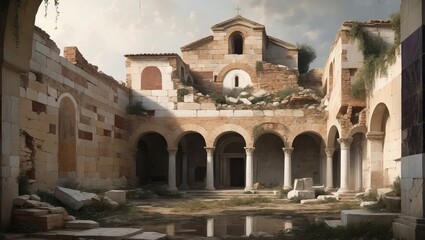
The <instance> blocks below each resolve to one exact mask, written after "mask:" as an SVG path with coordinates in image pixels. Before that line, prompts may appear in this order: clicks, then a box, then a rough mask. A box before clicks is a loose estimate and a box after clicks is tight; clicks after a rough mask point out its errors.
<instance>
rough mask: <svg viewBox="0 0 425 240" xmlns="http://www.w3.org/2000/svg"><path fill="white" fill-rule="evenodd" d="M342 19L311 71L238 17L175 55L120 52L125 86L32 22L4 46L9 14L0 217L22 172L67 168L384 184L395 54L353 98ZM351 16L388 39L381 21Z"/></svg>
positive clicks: (212, 178) (393, 131)
mask: <svg viewBox="0 0 425 240" xmlns="http://www.w3.org/2000/svg"><path fill="white" fill-rule="evenodd" d="M29 2H30V1H29ZM34 2H37V1H34ZM28 4H29V5H28V8H31V9H32V8H33V7H34V6H36V5H37V6H38V4H39V2H38V3H28ZM31 4H34V6H33V7H31V6H32V5H31ZM36 9H37V8H34V9H33V11H36ZM352 25H353V23H352V22H345V23H343V24H342V25H341V28H340V29H339V31H338V33H337V35H336V38H335V41H334V42H333V44H332V47H331V49H330V53H329V56H328V60H327V62H326V64H325V66H324V67H323V69H322V70H313V71H310V72H309V73H308V74H303V75H300V74H299V73H298V70H297V67H298V47H297V46H296V45H294V44H291V43H288V42H285V41H284V40H280V39H277V38H274V37H272V36H269V35H267V32H266V27H265V26H263V25H261V24H259V23H256V22H254V21H252V20H249V19H247V18H244V17H242V16H240V15H238V16H235V17H233V18H231V19H229V20H226V21H224V22H221V23H218V24H216V25H214V26H212V28H211V30H212V35H211V36H208V37H205V38H202V39H200V40H198V41H195V42H193V43H189V44H188V45H186V46H183V47H181V51H182V54H181V55H179V54H177V53H162V54H151V53H130V54H128V55H126V62H125V64H126V72H127V76H126V83H125V84H121V83H119V82H117V81H116V80H114V79H113V78H111V77H110V76H108V75H106V74H104V73H102V72H99V71H98V69H97V67H96V66H94V65H92V64H90V63H88V62H87V61H86V60H85V59H84V57H83V55H82V54H81V53H80V52H79V51H78V49H77V48H76V47H66V48H65V49H64V51H63V56H60V51H59V49H58V48H57V46H56V44H55V43H54V42H53V41H52V40H51V39H50V38H49V36H48V34H47V33H45V32H43V31H42V30H41V29H39V28H37V27H35V29H34V31H33V28H34V27H33V21H32V23H31V24H30V25H28V26H27V25H23V26H22V28H23V29H24V31H27V32H31V33H32V32H34V35H33V37H32V38H28V36H25V38H24V40H22V41H27V43H28V44H22V45H21V47H20V48H19V49H18V50H16V51H15V50H14V49H15V48H14V47H13V46H14V45H13V44H14V41H13V35H12V34H10V32H12V31H13V29H12V27H11V26H9V25H7V26H8V27H7V28H5V30H4V31H6V32H7V33H9V34H10V36H9V35H7V34H5V35H4V36H8V37H7V38H5V39H2V41H3V42H2V43H3V45H4V46H6V47H5V49H6V50H5V53H4V55H5V56H6V57H5V58H4V59H5V60H4V63H3V62H2V79H14V81H2V85H3V90H2V94H3V96H2V97H3V98H2V106H3V109H2V110H3V111H2V112H3V113H2V119H3V122H2V136H3V138H2V139H3V140H2V141H3V142H2V146H3V148H2V149H3V152H2V154H3V159H6V158H7V159H8V161H7V164H6V163H5V161H4V162H3V163H2V164H3V165H2V175H1V180H2V182H1V184H2V192H1V193H2V219H8V217H7V216H10V212H8V211H9V210H7V209H10V208H8V207H7V206H11V198H3V196H6V195H10V196H16V195H17V188H16V177H18V176H19V175H20V174H24V175H26V176H28V177H29V178H30V180H31V184H32V188H33V189H51V188H53V187H54V186H56V185H57V184H58V183H60V182H63V181H66V180H69V179H75V180H76V181H78V182H79V183H81V184H82V185H85V186H88V187H107V188H113V187H118V186H123V185H125V184H126V183H128V182H130V181H138V182H139V183H141V184H147V183H155V182H164V183H166V184H168V187H169V189H170V190H181V189H209V190H214V189H228V188H236V189H245V190H251V189H252V186H253V184H254V183H260V184H261V185H263V186H266V187H276V186H283V188H285V189H290V188H291V187H292V182H293V180H294V179H295V178H302V177H312V178H313V180H314V183H315V185H324V186H326V187H327V189H328V190H338V189H339V190H338V191H339V192H340V193H346V192H356V191H365V190H375V189H377V188H381V187H385V186H389V185H390V184H391V183H392V182H393V180H394V179H395V177H396V176H399V175H400V158H401V150H400V147H399V146H400V145H401V63H400V55H397V58H396V62H395V63H394V64H391V65H390V66H388V69H387V72H386V74H382V75H376V77H375V80H374V81H373V88H371V89H372V90H371V91H372V92H371V93H370V94H369V95H366V96H364V97H362V98H355V97H353V96H351V95H350V88H351V85H353V84H354V83H355V80H354V79H355V78H354V75H355V73H356V71H357V70H358V69H359V68H360V67H362V65H363V63H364V56H363V55H362V52H361V50H360V48H359V44H360V42H359V41H358V40H356V39H355V38H353V37H350V34H349V31H350V29H351V27H352ZM2 26H3V25H2ZM361 26H362V28H363V29H365V30H366V31H367V32H368V33H369V34H372V35H376V36H380V37H381V38H382V39H383V40H384V41H385V42H386V43H387V44H391V43H392V42H393V41H394V32H393V30H392V29H391V24H390V23H389V22H385V21H374V22H368V23H363V24H361ZM30 35H31V34H30ZM31 36H32V35H31ZM31 41H32V44H29V43H31ZM17 51H20V52H19V54H18V52H17ZM17 56H19V57H17ZM21 58H22V59H23V60H22V61H23V62H22V63H19V64H15V65H13V64H9V65H7V64H8V63H9V62H16V61H18V60H19V59H21ZM14 59H15V60H16V59H18V60H16V61H15V60H14ZM25 59H26V60H27V61H26V60H25ZM2 61H3V60H2ZM18 62H19V61H18ZM3 65H5V66H6V67H4V66H3ZM16 65H17V66H18V67H17V66H16ZM19 66H21V67H19ZM16 82H17V83H19V84H14V83H16ZM6 140H7V141H6Z"/></svg>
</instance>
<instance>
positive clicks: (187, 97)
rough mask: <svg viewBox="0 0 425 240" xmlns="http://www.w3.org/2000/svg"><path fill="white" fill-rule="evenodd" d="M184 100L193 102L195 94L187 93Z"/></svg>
mask: <svg viewBox="0 0 425 240" xmlns="http://www.w3.org/2000/svg"><path fill="white" fill-rule="evenodd" d="M183 101H184V102H185V103H191V102H193V94H186V95H184V97H183Z"/></svg>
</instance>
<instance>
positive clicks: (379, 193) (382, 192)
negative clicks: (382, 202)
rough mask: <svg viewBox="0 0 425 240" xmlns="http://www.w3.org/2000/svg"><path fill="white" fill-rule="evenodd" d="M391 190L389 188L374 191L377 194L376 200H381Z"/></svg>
mask: <svg viewBox="0 0 425 240" xmlns="http://www.w3.org/2000/svg"><path fill="white" fill-rule="evenodd" d="M391 191H392V189H391V188H378V189H377V190H376V192H377V194H378V198H382V197H384V196H385V195H386V194H387V193H389V192H391Z"/></svg>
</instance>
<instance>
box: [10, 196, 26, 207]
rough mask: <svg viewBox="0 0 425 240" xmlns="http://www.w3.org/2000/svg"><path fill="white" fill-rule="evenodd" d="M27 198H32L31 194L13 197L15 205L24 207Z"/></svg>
mask: <svg viewBox="0 0 425 240" xmlns="http://www.w3.org/2000/svg"><path fill="white" fill-rule="evenodd" d="M27 200H30V196H29V195H21V196H19V197H16V198H14V199H13V206H15V207H23V206H24V204H25V202H26V201H27Z"/></svg>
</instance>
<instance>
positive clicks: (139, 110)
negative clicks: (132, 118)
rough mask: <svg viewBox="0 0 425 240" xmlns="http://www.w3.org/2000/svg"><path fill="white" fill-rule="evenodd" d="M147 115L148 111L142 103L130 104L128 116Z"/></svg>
mask: <svg viewBox="0 0 425 240" xmlns="http://www.w3.org/2000/svg"><path fill="white" fill-rule="evenodd" d="M145 113H146V109H144V108H143V106H142V103H141V102H136V103H134V104H129V105H128V106H127V114H130V115H143V114H145Z"/></svg>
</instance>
